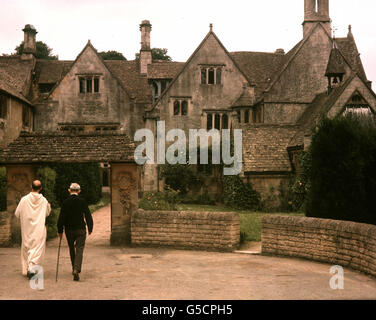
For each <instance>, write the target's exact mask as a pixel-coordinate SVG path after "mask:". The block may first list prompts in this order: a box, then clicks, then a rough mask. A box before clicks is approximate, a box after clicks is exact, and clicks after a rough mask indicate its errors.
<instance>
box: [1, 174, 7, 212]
mask: <svg viewBox="0 0 376 320" xmlns="http://www.w3.org/2000/svg"><path fill="white" fill-rule="evenodd" d="M6 210H7V172H6V169H5V167H0V211H6Z"/></svg>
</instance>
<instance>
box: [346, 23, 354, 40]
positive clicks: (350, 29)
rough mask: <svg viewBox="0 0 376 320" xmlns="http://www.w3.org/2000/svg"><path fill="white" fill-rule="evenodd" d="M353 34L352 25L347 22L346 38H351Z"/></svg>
mask: <svg viewBox="0 0 376 320" xmlns="http://www.w3.org/2000/svg"><path fill="white" fill-rule="evenodd" d="M353 37H354V36H353V34H352V26H351V24H349V33H348V34H347V38H353Z"/></svg>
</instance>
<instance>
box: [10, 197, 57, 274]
mask: <svg viewBox="0 0 376 320" xmlns="http://www.w3.org/2000/svg"><path fill="white" fill-rule="evenodd" d="M50 212H51V206H50V204H49V203H48V201H47V199H46V198H45V197H44V196H43V195H42V194H40V193H36V192H30V193H29V194H28V195H26V196H24V197H23V198H22V199H21V201H20V203H19V204H18V207H17V209H16V212H15V215H16V217H17V218H19V219H20V220H21V234H22V245H21V263H22V274H23V275H26V274H27V271H29V270H31V268H32V267H33V266H36V265H39V266H41V265H42V263H43V259H44V252H45V249H46V237H47V230H46V225H45V223H46V217H47V216H48V215H49V214H50Z"/></svg>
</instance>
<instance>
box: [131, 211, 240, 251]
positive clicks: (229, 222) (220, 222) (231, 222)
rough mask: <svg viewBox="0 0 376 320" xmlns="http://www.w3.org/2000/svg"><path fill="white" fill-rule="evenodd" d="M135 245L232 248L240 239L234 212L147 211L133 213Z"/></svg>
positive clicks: (205, 248) (133, 239) (238, 223)
mask: <svg viewBox="0 0 376 320" xmlns="http://www.w3.org/2000/svg"><path fill="white" fill-rule="evenodd" d="M131 237H132V244H133V245H141V246H169V247H174V248H185V249H201V250H215V251H233V250H235V249H237V248H238V245H239V238H240V220H239V215H238V214H237V213H234V212H193V211H144V210H142V209H138V210H137V211H136V212H135V213H134V214H133V215H132V222H131Z"/></svg>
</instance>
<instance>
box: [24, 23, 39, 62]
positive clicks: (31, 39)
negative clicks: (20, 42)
mask: <svg viewBox="0 0 376 320" xmlns="http://www.w3.org/2000/svg"><path fill="white" fill-rule="evenodd" d="M22 31H23V32H24V47H23V50H22V54H21V59H23V60H30V59H33V58H35V54H36V52H37V45H36V34H37V33H38V32H37V30H36V29H35V27H34V26H32V25H31V24H27V25H26V26H25V28H24V29H23V30H22Z"/></svg>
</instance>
